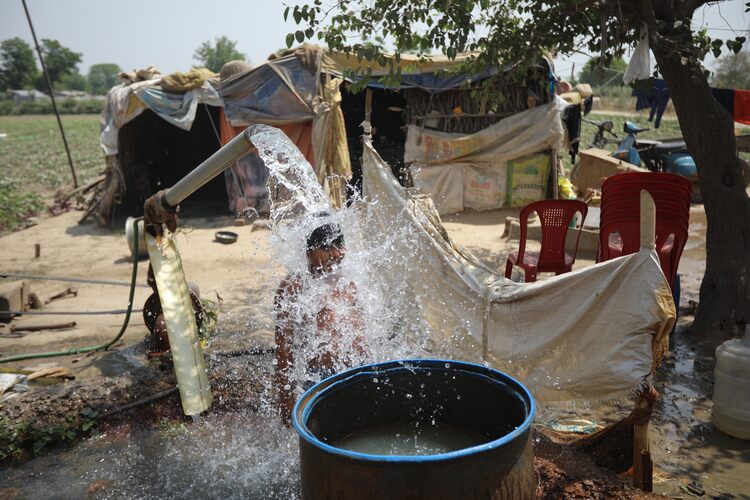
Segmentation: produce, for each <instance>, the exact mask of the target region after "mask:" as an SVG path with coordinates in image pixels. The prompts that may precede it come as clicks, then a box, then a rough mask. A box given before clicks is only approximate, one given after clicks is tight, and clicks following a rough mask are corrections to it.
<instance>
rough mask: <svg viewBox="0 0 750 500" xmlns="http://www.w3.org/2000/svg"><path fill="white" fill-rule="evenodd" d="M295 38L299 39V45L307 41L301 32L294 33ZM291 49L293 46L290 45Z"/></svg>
mask: <svg viewBox="0 0 750 500" xmlns="http://www.w3.org/2000/svg"><path fill="white" fill-rule="evenodd" d="M294 38H296V39H297V42H298V43H302V42H304V41H305V34H304V33H303V32H301V31H300V30H297V31H295V32H294ZM290 47H291V45H290Z"/></svg>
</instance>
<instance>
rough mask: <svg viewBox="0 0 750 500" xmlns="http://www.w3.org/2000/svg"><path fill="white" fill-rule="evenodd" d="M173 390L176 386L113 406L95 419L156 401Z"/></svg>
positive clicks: (175, 390) (173, 391)
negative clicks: (123, 404)
mask: <svg viewBox="0 0 750 500" xmlns="http://www.w3.org/2000/svg"><path fill="white" fill-rule="evenodd" d="M175 392H177V387H172V388H171V389H167V390H166V391H162V392H159V393H156V394H154V395H153V396H148V397H146V398H143V399H139V400H138V401H134V402H132V403H129V404H126V405H125V406H121V407H119V408H115V409H114V410H112V411H109V412H107V413H105V414H103V415H99V416H98V417H96V418H97V420H99V419H103V418H108V417H111V416H112V415H116V414H118V413H122V412H124V411H127V410H130V409H133V408H136V407H138V406H141V405H145V404H147V403H150V402H152V401H156V400H157V399H161V398H163V397H166V396H169V395H170V394H174V393H175Z"/></svg>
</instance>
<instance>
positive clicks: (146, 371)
mask: <svg viewBox="0 0 750 500" xmlns="http://www.w3.org/2000/svg"><path fill="white" fill-rule="evenodd" d="M513 214H514V211H512V210H499V211H492V212H483V213H473V212H467V213H464V214H459V215H454V216H448V217H445V226H446V228H447V229H448V231H449V233H450V234H451V236H452V237H453V238H454V239H455V240H456V242H457V243H459V244H460V245H463V246H465V247H466V248H468V249H469V250H470V251H471V252H473V253H474V254H475V255H477V256H478V257H479V258H480V259H481V260H483V261H484V262H485V263H486V264H487V265H490V266H492V267H494V268H500V267H501V265H502V264H503V263H504V259H505V255H506V254H507V252H508V251H510V250H511V249H514V248H515V246H516V245H517V243H516V242H508V241H507V240H505V239H504V238H503V237H502V234H503V229H504V222H505V218H506V216H508V215H513ZM79 215H80V214H78V213H75V212H70V213H66V214H63V215H60V216H58V217H54V218H49V219H45V220H43V221H42V222H41V223H40V224H39V225H37V226H34V227H31V228H28V229H26V230H24V231H19V232H16V233H13V234H10V235H6V236H4V237H2V238H0V254H2V255H3V263H2V266H1V267H0V272H17V273H26V274H43V275H62V276H75V277H90V278H96V279H107V280H119V281H127V280H128V279H129V278H130V272H131V265H132V264H131V260H130V258H129V250H128V247H127V245H126V242H125V240H124V232H123V231H112V230H110V229H102V228H97V227H96V226H94V225H82V226H81V225H78V224H76V220H77V218H78V217H79ZM232 222H233V221H232V219H230V218H228V217H224V216H212V217H202V218H191V219H188V220H185V221H183V222H182V225H183V228H185V229H186V230H185V231H184V232H183V234H182V235H181V236H180V237H179V239H178V245H179V248H180V251H181V253H182V258H183V263H184V267H185V273H186V275H187V277H188V279H189V280H190V281H193V282H195V283H197V284H198V286H199V287H200V291H201V297H202V298H207V299H211V300H212V301H214V302H215V303H216V307H217V311H218V314H219V322H218V328H217V332H216V334H215V335H214V337H213V340H212V342H211V344H210V345H209V347H208V349H207V352H208V361H209V366H210V377H211V381H212V388H213V390H214V397H215V404H214V408H213V409H212V412H219V413H220V412H227V413H232V412H244V411H247V410H248V409H249V410H254V409H255V408H256V407H257V406H258V405H259V404H260V395H261V393H262V387H263V386H264V385H265V384H267V377H268V374H269V373H270V369H271V367H270V355H269V353H268V348H270V347H271V346H272V331H273V322H272V319H271V318H270V315H269V311H270V301H271V298H272V295H273V292H274V290H275V286H276V283H278V281H279V280H280V279H281V277H282V275H283V269H280V268H279V267H278V266H277V265H276V264H275V263H274V260H273V258H272V256H271V255H270V251H269V244H268V236H269V232H268V231H267V230H264V229H255V230H254V228H253V226H250V225H246V226H241V227H235V226H232V225H231V224H232ZM220 229H228V230H232V231H235V232H237V233H238V234H239V240H238V242H237V243H236V244H234V245H221V244H219V243H216V242H214V240H213V234H214V232H215V231H217V230H220ZM704 242H705V214H704V213H703V211H702V207H700V206H694V207H693V209H692V210H691V227H690V239H689V241H688V245H687V247H686V250H685V253H684V255H683V259H682V262H681V265H680V274H681V281H682V299H681V304H680V306H681V313H680V323H679V325H678V328H677V331H676V333H675V335H674V336H673V339H672V356H671V357H670V358H669V359H668V360H667V361H665V363H664V364H663V365H662V366H661V367H660V368H659V370H658V372H657V374H656V377H655V386H656V388H657V389H658V390H659V392H660V393H661V398H660V400H659V402H658V405H657V408H656V412H655V414H654V417H653V420H652V425H651V434H650V436H651V444H652V455H653V459H654V463H655V467H656V472H655V477H654V482H655V485H654V489H655V491H656V492H658V493H664V494H668V495H671V496H681V497H690V496H693V495H698V494H700V493H701V492H704V493H705V494H706V495H707V496H709V497H719V498H750V496H748V492H750V443H748V442H743V441H739V440H735V439H733V438H730V437H728V436H726V435H723V434H722V433H720V432H718V431H717V430H716V429H715V428H714V427H713V425H712V424H711V419H710V411H711V401H710V396H711V393H712V385H713V366H714V357H713V356H714V349H715V347H716V345H717V342H716V341H715V340H714V339H710V338H705V337H703V336H699V335H696V334H692V333H689V329H688V328H687V327H688V326H689V324H690V322H691V305H690V303H691V301H697V300H698V287H699V284H700V279H701V276H702V270H703V266H704V261H705V254H704V251H703V247H704ZM37 243H38V244H40V245H41V256H40V257H39V258H35V257H34V245H35V244H37ZM592 259H593V255H591V254H588V255H587V254H585V253H584V254H582V255H579V259H578V261H577V266H584V265H590V264H591V263H592V262H593V260H592ZM146 267H147V264H146V262H145V261H142V262H140V263H139V264H138V269H139V282H140V283H141V284H142V283H145V271H146ZM4 281H7V280H4ZM74 285H75V286H76V287H77V288H78V291H79V292H78V295H77V296H76V297H71V298H65V299H60V300H58V301H54V302H52V303H50V304H49V305H48V306H46V307H45V309H44V310H45V311H49V312H54V311H94V310H109V309H123V308H125V306H126V305H127V304H126V302H127V288H126V287H121V286H109V285H89V284H74ZM31 286H32V290H33V291H34V292H36V293H37V294H39V296H40V297H41V298H42V299H44V298H46V297H49V296H51V295H53V294H54V293H57V292H59V291H60V290H62V289H64V288H65V287H67V286H69V284H66V283H61V282H54V281H32V282H31ZM149 294H150V290H149V289H148V288H138V289H137V290H136V296H135V301H134V306H135V307H137V308H140V307H141V306H142V304H143V302H144V301H145V299H146V298H147V297H148V295H149ZM59 319H60V317H55V316H30V315H25V316H23V317H21V318H18V319H17V320H16V321H14V324H16V325H24V324H26V325H29V324H32V325H39V324H48V323H52V322H58V321H59ZM72 319H73V320H75V321H76V322H77V326H76V327H75V328H74V329H70V330H64V331H42V332H33V333H26V334H25V335H23V336H9V335H8V334H1V333H0V353H1V355H2V356H8V355H14V354H19V353H24V352H34V351H40V350H44V351H54V350H58V349H69V348H71V347H76V346H83V345H90V344H93V343H97V342H102V341H105V340H108V339H111V338H113V337H114V335H115V334H116V333H117V332H118V331H119V329H120V327H121V324H122V315H102V316H75V317H74V318H72ZM65 320H66V321H67V320H68V317H67V316H66V317H65ZM145 335H146V328H145V326H144V324H143V320H142V317H141V316H140V313H134V315H133V318H132V320H131V323H130V325H129V327H128V329H127V330H126V332H125V335H124V336H123V338H122V339H121V341H120V342H119V343H118V344H117V345H116V346H115V349H113V350H110V351H109V352H105V353H97V354H92V355H77V356H64V357H56V358H47V359H43V360H29V361H21V362H16V363H11V364H10V365H5V367H8V366H11V367H16V368H23V369H31V370H34V369H38V368H44V367H52V366H62V367H66V368H69V369H70V370H71V371H72V372H73V374H74V375H75V380H71V381H66V382H61V383H58V384H55V385H51V386H41V385H34V384H32V387H31V390H30V391H29V392H27V393H23V394H21V395H19V396H18V397H15V398H13V399H11V400H9V401H7V402H5V403H2V405H1V406H0V422H2V423H3V425H4V426H8V425H12V424H14V423H15V424H18V423H19V422H23V421H24V420H29V419H32V420H34V421H35V422H36V424H35V425H38V426H40V427H41V428H44V429H49V428H50V427H53V426H54V425H57V423H59V422H61V421H64V422H67V425H68V426H69V427H73V428H74V429H75V431H76V436H75V438H74V439H73V438H71V439H69V440H67V444H66V440H65V439H62V440H61V441H63V444H65V445H66V446H68V449H70V448H69V447H70V446H76V445H75V444H72V443H75V442H76V441H77V440H78V439H79V438H81V437H85V436H87V435H88V434H90V433H91V432H92V431H93V432H94V433H102V434H107V433H108V432H114V431H115V430H116V431H117V433H120V434H122V433H125V434H127V433H128V432H130V431H131V427H132V426H133V425H134V424H133V422H137V424H135V425H136V426H137V425H146V426H148V425H151V423H156V424H158V425H161V424H159V423H160V422H163V421H165V420H166V421H183V420H184V419H183V418H182V417H181V413H180V409H179V398H178V397H177V395H176V394H175V393H170V394H168V395H166V396H164V397H162V398H160V399H157V400H156V401H152V402H148V403H146V404H142V405H139V406H137V407H136V408H133V409H126V410H124V411H123V407H126V406H127V405H128V404H131V403H133V402H138V401H140V400H143V399H144V398H148V397H150V396H153V395H155V394H156V395H158V394H162V393H165V392H168V391H170V389H172V388H173V387H174V379H173V374H172V372H171V371H170V370H169V369H168V368H167V369H164V368H163V367H160V365H159V363H158V362H154V361H149V360H148V359H147V357H146V347H145V345H144V344H143V342H142V341H143V339H144V337H145ZM631 407H632V403H631V402H629V401H622V402H618V403H616V404H609V405H605V406H601V407H597V408H594V409H591V408H577V409H576V411H575V412H570V415H575V416H576V417H577V418H586V419H589V420H591V421H593V422H595V423H597V424H607V423H610V422H613V421H615V420H618V419H620V418H623V417H624V416H626V415H627V414H628V412H629V411H630V409H631ZM565 416H566V414H565V412H560V411H555V412H552V411H547V412H542V413H541V414H540V417H539V419H538V423H539V424H542V425H543V424H545V423H546V422H547V421H550V420H552V419H555V418H557V419H559V418H562V417H565ZM89 421H95V425H93V426H91V428H90V429H87V430H86V431H83V429H82V428H83V427H84V426H85V424H87V422H89ZM46 437H47V436H46V434H45V435H42V438H46ZM53 437H55V436H53ZM1 438H2V435H0V439H1ZM38 438H39V436H37V439H38ZM27 444H31V446H32V447H33V443H27ZM54 444H55V443H53V442H50V443H48V444H47V445H46V446H45V449H49V448H52V451H45V449H42V450H40V454H41V457H40V458H36V459H32V457H33V449H31V450H30V449H28V448H27V449H25V450H23V451H21V452H19V454H18V456H17V457H16V459H20V462H18V461H17V462H16V463H15V464H9V463H8V461H7V460H6V462H5V464H6V465H5V466H4V467H5V468H6V472H8V475H7V476H6V477H7V478H8V479H5V480H0V488H9V489H6V490H5V493H7V494H10V495H3V494H0V496H3V497H6V496H8V497H12V494H16V496H17V497H18V498H25V497H27V496H28V490H26V489H24V487H23V484H24V480H23V477H24V471H26V470H29V471H33V470H35V467H37V466H36V465H35V464H36V463H44V460H45V454H49V455H47V456H50V457H51V456H54V454H55V453H65V452H64V451H63V452H58V451H56V450H55V449H54V446H53V445H54ZM78 446H80V445H78ZM72 449H73V450H75V448H72ZM61 456H63V455H61ZM547 458H550V459H557V460H551V461H545V460H544V459H542V458H538V459H537V461H536V468H537V473H538V477H539V479H540V488H541V489H540V490H539V493H540V494H541V496H543V497H548V498H559V497H568V498H589V497H612V496H614V497H618V496H619V497H621V498H629V497H631V496H632V495H633V492H632V491H628V490H626V489H623V485H622V483H620V482H618V479H617V478H616V477H613V476H612V475H611V474H607V473H606V472H600V473H596V474H592V473H591V471H590V470H588V471H586V470H585V469H584V470H583V471H582V470H572V469H571V468H570V467H569V461H568V462H566V461H564V460H561V456H557V457H555V456H554V454H553V455H551V456H548V457H547ZM29 459H31V461H27V460H29ZM40 461H41V462H40ZM566 463H567V464H568V466H567V468H566V465H565V464H566ZM32 475H33V473H32ZM587 475H588V477H587ZM592 476H593V477H592ZM626 479H627V478H626ZM99 486H100V487H101V489H102V490H107V489H108V488H109V489H110V490H111V489H112V488H113V487H114V486H113V485H112V484H110V483H106V484H103V485H99ZM92 487H94V489H95V490H96V485H93V486H92ZM95 493H96V491H94V493H93V494H94V496H95Z"/></svg>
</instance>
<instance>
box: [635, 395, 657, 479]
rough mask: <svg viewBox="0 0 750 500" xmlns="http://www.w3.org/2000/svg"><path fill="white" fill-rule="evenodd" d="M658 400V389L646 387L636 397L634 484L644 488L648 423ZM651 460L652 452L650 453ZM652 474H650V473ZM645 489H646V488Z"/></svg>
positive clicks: (647, 448) (647, 449)
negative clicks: (644, 457)
mask: <svg viewBox="0 0 750 500" xmlns="http://www.w3.org/2000/svg"><path fill="white" fill-rule="evenodd" d="M655 400H656V391H654V390H653V389H652V388H651V387H646V388H645V389H644V390H643V391H642V392H641V393H639V394H638V395H637V396H636V398H635V411H634V412H633V413H635V417H636V418H634V420H633V486H635V487H636V488H638V489H641V490H643V489H644V487H645V483H646V481H644V478H645V477H646V473H647V472H646V465H647V464H645V463H644V460H643V456H644V455H643V452H644V451H645V452H649V443H648V423H649V419H650V417H651V411H652V409H653V405H654V403H655ZM648 458H649V461H650V458H651V456H650V454H649V455H648ZM649 475H650V474H649ZM644 491H645V490H644Z"/></svg>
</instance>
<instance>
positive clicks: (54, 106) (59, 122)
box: [21, 0, 78, 189]
mask: <svg viewBox="0 0 750 500" xmlns="http://www.w3.org/2000/svg"><path fill="white" fill-rule="evenodd" d="M21 3H23V10H24V11H26V19H27V20H28V21H29V28H31V36H32V37H34V45H35V46H36V52H37V54H39V63H40V64H41V65H42V72H43V73H44V79H45V80H47V88H48V89H49V97H50V99H52V109H53V110H54V111H55V116H56V117H57V126H58V127H60V135H62V140H63V144H65V153H66V154H67V155H68V164H69V165H70V173H71V174H73V189H77V188H78V177H76V169H75V168H74V167H73V157H72V156H70V148H69V147H68V139H67V138H66V137H65V129H64V128H63V124H62V120H61V119H60V113H59V112H58V111H57V103H56V102H55V93H54V92H53V91H52V81H51V80H50V79H49V73H48V72H47V66H46V65H45V64H44V57H42V49H40V48H39V42H38V41H37V39H36V32H35V31H34V25H33V24H32V22H31V15H30V14H29V8H28V7H26V0H21Z"/></svg>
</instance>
